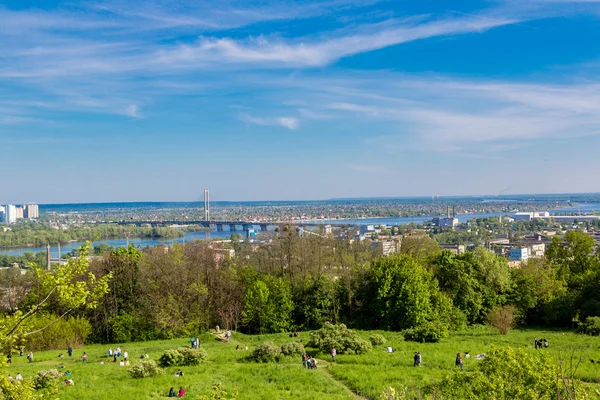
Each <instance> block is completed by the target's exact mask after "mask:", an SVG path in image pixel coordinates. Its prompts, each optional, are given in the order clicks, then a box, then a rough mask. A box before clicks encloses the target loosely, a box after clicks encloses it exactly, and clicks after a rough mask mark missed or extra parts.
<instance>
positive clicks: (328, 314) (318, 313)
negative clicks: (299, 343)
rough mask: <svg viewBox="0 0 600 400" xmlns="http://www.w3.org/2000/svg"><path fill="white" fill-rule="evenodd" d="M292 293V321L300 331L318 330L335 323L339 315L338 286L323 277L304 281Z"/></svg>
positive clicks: (333, 281) (326, 277)
mask: <svg viewBox="0 0 600 400" xmlns="http://www.w3.org/2000/svg"><path fill="white" fill-rule="evenodd" d="M293 292H294V320H295V321H297V324H298V326H299V327H300V328H301V329H302V330H311V329H318V328H320V327H321V326H323V324H324V323H325V322H333V323H337V320H338V314H339V308H340V305H339V302H340V300H339V297H338V284H337V281H336V280H334V279H333V278H331V277H329V276H326V275H323V276H322V277H320V278H318V279H316V280H313V279H309V278H307V279H305V280H304V281H303V282H302V283H301V284H298V285H296V287H295V288H294V290H293Z"/></svg>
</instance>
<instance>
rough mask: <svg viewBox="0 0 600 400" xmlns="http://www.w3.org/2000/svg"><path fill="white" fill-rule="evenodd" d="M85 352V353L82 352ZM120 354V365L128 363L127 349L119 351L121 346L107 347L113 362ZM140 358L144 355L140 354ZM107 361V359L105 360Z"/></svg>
mask: <svg viewBox="0 0 600 400" xmlns="http://www.w3.org/2000/svg"><path fill="white" fill-rule="evenodd" d="M83 354H85V353H83ZM121 355H122V356H123V359H122V360H121V361H120V363H119V364H120V365H121V364H123V365H129V353H128V352H127V350H123V351H122V352H121V347H120V346H117V348H116V349H114V350H113V349H112V347H109V348H108V357H109V358H110V357H112V361H113V362H114V363H116V362H117V361H118V359H119V358H121ZM140 358H144V355H142V357H140ZM107 362H108V361H107Z"/></svg>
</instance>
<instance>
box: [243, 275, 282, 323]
mask: <svg viewBox="0 0 600 400" xmlns="http://www.w3.org/2000/svg"><path fill="white" fill-rule="evenodd" d="M293 309H294V303H293V302H292V293H291V289H290V284H289V282H288V281H287V280H284V279H283V278H275V277H272V276H269V275H260V274H252V276H251V277H250V279H248V281H247V283H246V293H245V295H244V311H242V321H243V323H244V324H245V325H246V327H247V328H248V330H249V331H250V332H257V333H271V332H285V331H288V330H289V329H290V328H291V325H292V318H291V316H292V315H291V314H292V310H293Z"/></svg>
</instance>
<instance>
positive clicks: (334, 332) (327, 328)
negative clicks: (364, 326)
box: [310, 322, 373, 354]
mask: <svg viewBox="0 0 600 400" xmlns="http://www.w3.org/2000/svg"><path fill="white" fill-rule="evenodd" d="M310 346H311V347H316V348H318V349H320V350H321V351H323V352H326V353H327V352H329V351H331V349H332V348H334V347H335V349H336V350H337V352H338V353H339V354H363V353H366V352H368V351H370V350H371V349H372V348H373V346H371V342H368V341H366V340H364V339H363V338H361V337H360V336H358V334H357V333H356V332H354V331H353V330H351V329H348V328H346V325H344V324H339V325H333V324H331V323H329V322H326V323H325V325H324V326H323V327H322V328H321V329H319V330H318V331H315V332H312V333H311V334H310Z"/></svg>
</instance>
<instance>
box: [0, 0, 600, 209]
mask: <svg viewBox="0 0 600 400" xmlns="http://www.w3.org/2000/svg"><path fill="white" fill-rule="evenodd" d="M524 3H525V4H524ZM599 16H600V1H575V0H552V1H545V0H533V1H529V2H517V1H513V0H498V1H490V2H485V3H481V2H472V1H465V0H461V1H459V2H455V3H453V4H452V8H449V7H448V5H447V3H445V2H441V1H429V2H419V3H418V4H412V2H406V3H405V2H389V1H378V0H333V1H317V0H309V1H304V2H301V3H299V2H294V1H269V0H267V1H262V2H259V3H255V2H252V3H248V2H242V1H234V0H226V1H223V2H218V3H217V4H214V2H209V1H200V2H192V1H186V0H180V1H170V2H168V3H163V2H157V1H152V0H150V1H140V2H136V3H130V2H126V1H120V0H106V1H102V2H91V1H74V2H71V1H70V2H65V1H56V0H36V1H30V2H22V1H16V0H9V1H7V2H4V4H3V6H2V7H1V8H0V25H2V26H3V29H2V30H0V40H2V42H3V55H2V57H0V149H1V150H2V152H1V153H0V154H2V156H0V168H2V169H3V170H10V171H19V173H18V175H16V174H15V175H14V179H7V180H5V181H4V182H3V184H2V188H1V189H0V202H2V203H3V204H15V203H22V202H23V201H24V200H27V201H29V200H34V201H35V202H36V203H39V204H62V203H87V202H94V203H97V202H131V201H202V198H203V193H202V188H204V187H209V188H211V192H213V193H211V194H212V195H213V198H214V199H215V200H217V201H219V200H229V201H243V200H247V201H253V200H255V201H258V200H267V199H272V200H318V199H335V198H380V197H388V198H394V197H420V196H424V197H426V196H432V195H435V194H436V193H440V194H441V195H443V196H448V195H453V196H463V195H484V193H488V195H498V194H541V193H595V192H598V190H599V189H598V186H597V184H596V183H595V181H594V179H593V176H594V173H595V172H598V171H600V160H598V159H597V157H596V149H598V148H600V135H599V134H600V129H599V128H598V127H599V126H600V117H599V115H600V113H599V111H600V77H599V74H598V68H597V67H598V65H599V63H600V45H598V43H597V41H595V40H594V39H593V38H594V37H596V36H597V34H598V17H599Z"/></svg>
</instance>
